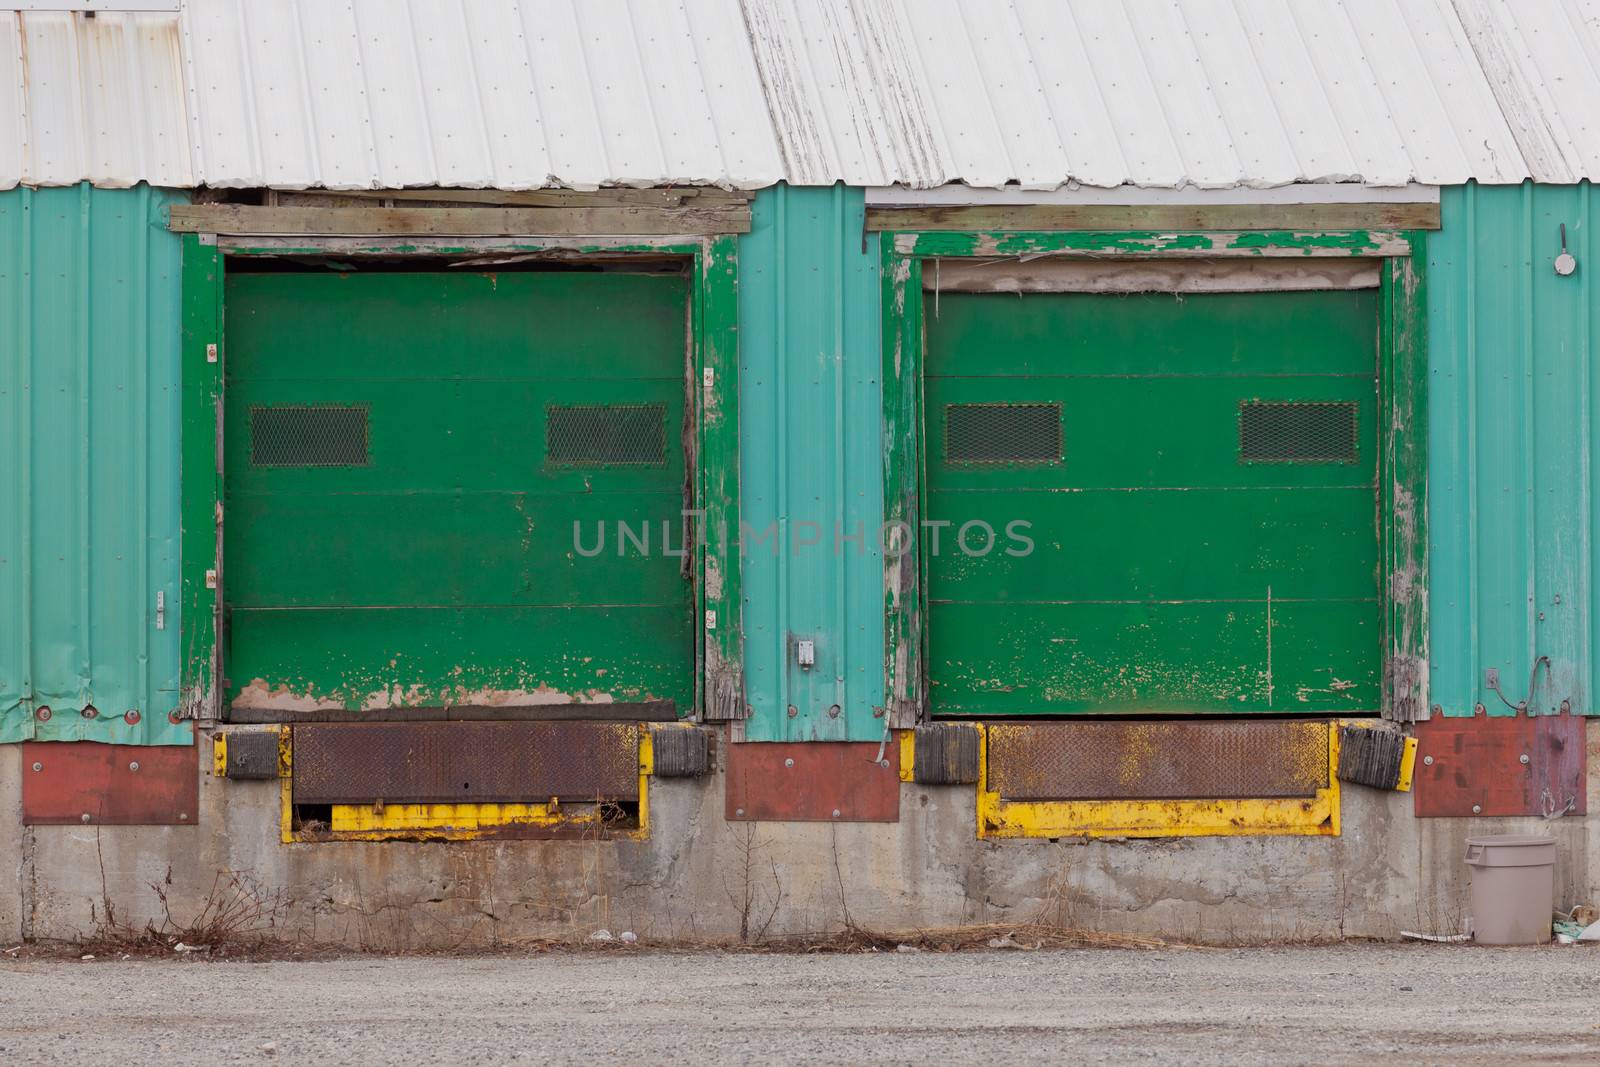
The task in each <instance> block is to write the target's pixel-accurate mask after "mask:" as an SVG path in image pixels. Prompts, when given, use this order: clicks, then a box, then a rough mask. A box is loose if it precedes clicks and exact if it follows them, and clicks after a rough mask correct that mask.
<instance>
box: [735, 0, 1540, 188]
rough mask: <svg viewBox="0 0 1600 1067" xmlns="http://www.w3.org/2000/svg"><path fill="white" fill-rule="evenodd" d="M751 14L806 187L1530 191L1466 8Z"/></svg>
mask: <svg viewBox="0 0 1600 1067" xmlns="http://www.w3.org/2000/svg"><path fill="white" fill-rule="evenodd" d="M745 9H746V12H747V13H748V15H749V16H750V21H751V29H752V34H753V37H754V39H755V45H756V54H757V59H758V61H759V62H760V64H761V67H762V74H763V78H764V80H765V82H766V83H767V85H768V87H769V91H770V92H771V93H772V96H773V98H774V100H775V101H776V103H775V105H774V114H775V115H776V116H777V117H778V128H779V136H780V139H781V140H782V142H783V146H784V157H785V161H786V163H787V164H788V168H789V172H790V175H791V180H796V179H798V180H804V181H817V180H823V179H824V178H826V179H827V180H835V179H841V178H842V179H843V180H845V181H847V182H850V183H852V184H864V185H881V184H886V183H888V182H904V183H907V184H911V185H921V186H926V185H938V184H943V183H946V182H965V183H967V184H969V185H974V186H999V185H1003V184H1006V183H1007V182H1016V183H1019V184H1021V185H1022V186H1023V187H1024V188H1054V187H1056V186H1059V185H1063V184H1066V183H1068V182H1079V183H1082V184H1087V185H1103V186H1110V185H1121V184H1133V185H1141V186H1157V187H1163V186H1164V187H1178V186H1184V185H1194V186H1200V187H1204V188H1225V187H1232V186H1241V185H1242V186H1256V187H1271V186H1276V185H1283V184H1287V183H1290V182H1297V181H1298V182H1320V181H1359V182H1365V183H1368V184H1373V185H1401V184H1405V183H1406V182H1413V181H1414V182H1424V183H1428V184H1448V183H1455V182H1461V181H1465V180H1467V179H1468V178H1477V179H1479V180H1481V181H1487V182H1507V181H1520V180H1522V179H1523V178H1524V177H1527V176H1528V175H1529V173H1530V172H1529V170H1528V168H1527V167H1526V166H1525V165H1524V163H1523V160H1522V156H1521V153H1520V152H1519V150H1518V145H1517V138H1516V137H1515V136H1514V135H1513V132H1512V130H1511V128H1510V127H1509V126H1508V125H1507V123H1506V121H1505V119H1504V118H1503V117H1502V116H1501V114H1500V109H1499V107H1498V106H1497V104H1496V100H1495V97H1494V93H1493V91H1492V89H1491V87H1490V83H1489V80H1488V79H1486V78H1485V77H1484V74H1483V71H1482V69H1481V68H1480V66H1479V64H1478V61H1477V58H1476V56H1475V55H1474V52H1473V49H1472V47H1471V45H1470V44H1469V42H1468V40H1467V37H1466V34H1465V33H1464V32H1463V29H1462V26H1461V24H1460V22H1459V21H1458V19H1457V18H1456V16H1455V12H1454V9H1453V8H1452V7H1451V5H1450V2H1449V0H1399V2H1396V0H1345V2H1343V3H1327V2H1325V0H1289V2H1285V0H1095V2H1087V0H1079V2H1071V3H1062V2H1060V0H1003V2H994V0H916V2H911V0H745ZM790 116H811V117H814V118H815V119H817V120H818V121H810V122H803V121H801V122H796V121H792V120H791V119H790ZM838 116H845V117H847V118H846V119H845V120H841V119H840V118H838Z"/></svg>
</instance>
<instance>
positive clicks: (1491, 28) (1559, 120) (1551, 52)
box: [1455, 0, 1600, 182]
mask: <svg viewBox="0 0 1600 1067" xmlns="http://www.w3.org/2000/svg"><path fill="white" fill-rule="evenodd" d="M1455 4H1456V9H1457V10H1458V11H1459V12H1460V14H1461V20H1462V22H1463V24H1464V25H1465V26H1466V32H1467V36H1468V38H1469V39H1470V40H1471V42H1472V46H1473V48H1474V49H1475V50H1476V51H1477V56H1478V60H1479V62H1480V63H1481V64H1482V68H1483V71H1484V73H1485V74H1486V75H1487V77H1488V78H1489V80H1490V82H1491V83H1492V84H1493V85H1494V86H1495V92H1496V94H1497V95H1498V96H1499V98H1500V106H1501V108H1502V109H1503V110H1504V112H1505V115H1506V117H1507V119H1509V120H1510V123H1511V130H1512V133H1513V134H1514V135H1515V137H1516V139H1517V144H1518V146H1519V147H1520V148H1521V151H1522V155H1523V157H1524V158H1525V159H1526V160H1527V161H1528V165H1529V167H1530V168H1531V169H1532V170H1533V172H1534V173H1535V174H1537V175H1538V176H1539V178H1540V180H1541V181H1548V182H1574V181H1578V180H1579V179H1581V178H1595V177H1597V176H1600V110H1597V108H1596V103H1595V102H1596V101H1597V100H1600V0H1515V2H1513V0H1455Z"/></svg>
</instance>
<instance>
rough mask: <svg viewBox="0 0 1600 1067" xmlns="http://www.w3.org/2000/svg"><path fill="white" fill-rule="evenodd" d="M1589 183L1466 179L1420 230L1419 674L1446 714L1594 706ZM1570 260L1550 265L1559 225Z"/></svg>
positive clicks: (1599, 270)
mask: <svg viewBox="0 0 1600 1067" xmlns="http://www.w3.org/2000/svg"><path fill="white" fill-rule="evenodd" d="M1597 207H1600V203H1597V201H1596V196H1595V192H1594V190H1593V188H1592V187H1591V186H1590V185H1589V184H1588V183H1584V184H1581V185H1577V186H1549V185H1537V186H1536V185H1533V184H1531V183H1530V184H1525V185H1522V186H1520V187H1518V186H1510V187H1506V186H1484V187H1479V186H1475V185H1469V186H1466V187H1461V188H1450V189H1446V190H1444V193H1443V214H1444V228H1443V230H1442V231H1441V232H1439V233H1437V234H1430V235H1429V237H1428V282H1427V285H1428V289H1427V292H1428V346H1429V364H1430V375H1429V404H1428V408H1429V410H1428V416H1429V418H1428V423H1429V441H1428V448H1429V460H1428V481H1429V489H1428V492H1429V539H1430V559H1429V570H1430V593H1431V601H1430V608H1429V614H1430V618H1431V626H1430V630H1431V634H1430V660H1431V667H1430V676H1431V682H1432V702H1433V703H1434V705H1436V706H1438V707H1440V708H1442V709H1443V710H1444V712H1445V713H1447V714H1463V713H1470V712H1471V711H1472V709H1473V705H1474V704H1476V703H1482V704H1484V705H1485V706H1486V707H1487V709H1488V710H1489V711H1490V712H1491V713H1500V714H1510V713H1511V712H1510V709H1508V708H1507V707H1506V706H1505V705H1504V704H1503V703H1502V702H1501V701H1500V698H1499V697H1497V696H1495V695H1494V694H1493V693H1492V692H1490V691H1489V690H1488V689H1487V688H1485V686H1484V684H1483V679H1484V673H1483V672H1484V670H1485V668H1489V667H1495V668H1498V669H1499V670H1500V672H1501V686H1502V688H1503V689H1504V690H1505V692H1506V694H1507V695H1508V696H1509V697H1510V699H1511V701H1512V702H1513V703H1515V702H1517V701H1520V700H1521V699H1522V698H1523V695H1524V694H1525V693H1526V691H1527V687H1528V677H1529V671H1530V669H1531V668H1532V666H1533V664H1534V662H1535V661H1536V659H1537V657H1539V656H1549V657H1550V661H1551V670H1550V675H1549V677H1548V678H1546V677H1544V676H1543V674H1542V672H1541V677H1540V679H1539V684H1538V688H1537V690H1536V694H1535V700H1534V704H1533V706H1534V707H1535V708H1537V709H1538V710H1540V711H1552V710H1556V709H1557V708H1559V706H1560V704H1561V702H1562V701H1563V700H1570V701H1571V702H1572V707H1573V709H1574V710H1577V711H1580V712H1584V713H1589V712H1592V711H1593V710H1594V709H1593V701H1592V699H1591V697H1590V694H1591V693H1592V692H1593V691H1594V685H1595V669H1596V664H1597V658H1596V656H1595V647H1594V631H1593V624H1592V620H1593V619H1594V618H1595V613H1596V611H1597V610H1600V602H1597V589H1596V587H1595V583H1594V573H1595V566H1594V562H1595V555H1594V553H1595V542H1594V537H1593V529H1594V522H1595V497H1594V490H1593V482H1594V471H1593V457H1594V455H1595V449H1596V439H1595V423H1594V406H1595V386H1596V373H1595V359H1596V355H1597V350H1596V349H1597V345H1596V336H1595V326H1596V323H1595V308H1596V307H1597V306H1600V259H1597V258H1596V256H1597V255H1600V240H1596V239H1595V235H1594V225H1595V223H1596V222H1597V221H1600V219H1597V217H1596V208H1597ZM1562 224H1565V225H1566V228H1567V244H1568V248H1569V249H1570V251H1571V252H1572V253H1573V255H1575V256H1576V257H1577V259H1578V270H1577V272H1576V273H1575V274H1573V275H1571V276H1568V277H1560V276H1558V275H1557V274H1556V273H1555V270H1554V268H1553V261H1554V259H1555V257H1556V255H1557V253H1559V252H1560V249H1561V235H1560V228H1561V226H1562Z"/></svg>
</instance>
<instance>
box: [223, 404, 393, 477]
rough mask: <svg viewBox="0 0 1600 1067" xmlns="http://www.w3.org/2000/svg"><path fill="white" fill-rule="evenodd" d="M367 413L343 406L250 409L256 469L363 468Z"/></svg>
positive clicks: (282, 405)
mask: <svg viewBox="0 0 1600 1067" xmlns="http://www.w3.org/2000/svg"><path fill="white" fill-rule="evenodd" d="M367 463H368V450H367V409H366V408H365V407H353V406H349V405H342V404H273V405H271V406H269V407H252V408H251V409H250V464H251V466H255V467H365V466H366V465H367Z"/></svg>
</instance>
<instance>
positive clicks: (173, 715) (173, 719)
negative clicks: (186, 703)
mask: <svg viewBox="0 0 1600 1067" xmlns="http://www.w3.org/2000/svg"><path fill="white" fill-rule="evenodd" d="M167 721H168V722H170V723H171V724H172V725H174V726H176V725H178V724H179V723H180V722H182V721H183V716H181V715H179V714H178V709H177V708H173V709H172V710H171V711H169V712H167Z"/></svg>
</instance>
